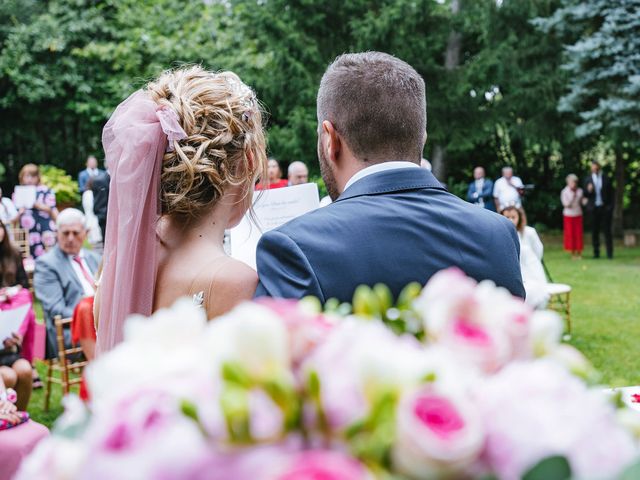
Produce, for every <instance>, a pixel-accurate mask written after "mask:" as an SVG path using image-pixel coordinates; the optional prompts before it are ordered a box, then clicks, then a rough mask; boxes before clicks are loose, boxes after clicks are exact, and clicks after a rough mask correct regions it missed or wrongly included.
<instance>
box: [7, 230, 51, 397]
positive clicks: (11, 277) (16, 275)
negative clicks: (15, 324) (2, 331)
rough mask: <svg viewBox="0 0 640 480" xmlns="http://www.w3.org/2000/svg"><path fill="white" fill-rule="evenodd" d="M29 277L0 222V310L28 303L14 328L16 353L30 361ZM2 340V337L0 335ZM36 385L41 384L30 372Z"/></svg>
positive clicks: (32, 336) (32, 320)
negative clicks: (17, 325) (18, 342)
mask: <svg viewBox="0 0 640 480" xmlns="http://www.w3.org/2000/svg"><path fill="white" fill-rule="evenodd" d="M29 286H30V285H29V279H28V278H27V274H26V273H25V271H24V267H23V266H22V256H21V255H20V252H19V251H18V250H17V249H16V248H15V247H14V246H13V244H12V243H11V240H10V239H9V235H8V233H7V229H6V227H5V226H4V225H3V224H0V310H3V311H6V310H15V309H16V308H19V307H24V305H28V306H29V307H28V309H27V312H26V314H25V318H24V321H23V322H22V325H21V326H20V328H19V329H18V331H17V332H16V333H17V335H18V336H19V337H20V338H22V341H21V349H20V350H21V351H20V357H21V358H24V359H25V360H27V361H28V362H29V364H33V360H34V354H35V343H36V315H35V312H34V310H33V299H32V297H31V292H30V291H29ZM0 340H3V339H0ZM34 383H35V386H36V388H37V387H39V386H42V385H41V382H40V379H39V378H37V375H36V376H34Z"/></svg>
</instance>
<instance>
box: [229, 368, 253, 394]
mask: <svg viewBox="0 0 640 480" xmlns="http://www.w3.org/2000/svg"><path fill="white" fill-rule="evenodd" d="M222 379H223V380H224V381H226V382H229V383H233V384H236V385H238V386H240V387H243V388H247V389H248V388H251V386H252V385H253V382H252V381H251V377H249V374H248V373H247V372H246V371H245V369H244V367H242V365H240V364H239V363H237V362H225V363H223V364H222Z"/></svg>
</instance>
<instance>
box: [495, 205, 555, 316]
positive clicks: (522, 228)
mask: <svg viewBox="0 0 640 480" xmlns="http://www.w3.org/2000/svg"><path fill="white" fill-rule="evenodd" d="M501 213H502V215H504V216H505V217H507V218H508V219H509V220H511V221H512V222H513V224H514V225H515V227H516V230H517V231H518V238H519V239H520V271H521V272H522V283H523V284H524V289H525V291H526V292H527V298H526V300H525V302H526V303H527V304H529V305H531V306H532V307H533V308H544V307H546V306H547V302H548V301H549V294H548V293H547V290H546V286H547V276H546V275H545V273H544V267H543V266H542V254H543V252H544V247H543V245H542V242H541V241H540V237H539V236H538V232H536V229H535V228H533V227H529V226H528V225H527V216H526V214H525V213H524V210H523V209H522V207H520V208H517V207H514V206H511V207H507V208H504V209H503V210H502V212H501Z"/></svg>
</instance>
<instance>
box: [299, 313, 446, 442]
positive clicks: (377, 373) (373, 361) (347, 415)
mask: <svg viewBox="0 0 640 480" xmlns="http://www.w3.org/2000/svg"><path fill="white" fill-rule="evenodd" d="M432 367H433V365H432V362H431V361H430V358H429V356H428V355H426V354H425V351H424V347H423V346H422V345H421V344H420V343H419V342H418V341H417V340H415V338H413V337H411V336H403V337H398V336H397V335H395V334H394V333H393V332H392V331H391V330H389V329H388V328H387V327H385V326H384V325H383V324H382V323H380V322H376V321H365V320H361V319H356V318H348V319H345V320H343V321H342V322H340V323H339V324H338V325H337V326H336V327H334V328H333V330H332V331H331V333H330V335H329V336H328V337H327V339H326V340H325V341H324V342H323V343H322V344H321V345H319V346H318V347H317V348H316V349H315V350H314V351H313V353H312V354H311V355H310V356H309V358H308V359H307V360H306V361H305V363H304V364H303V366H302V375H303V377H304V379H305V381H306V379H307V378H309V375H311V374H312V373H313V374H315V375H317V377H318V379H319V383H320V400H321V403H322V407H323V410H324V413H325V416H326V418H327V421H328V423H329V426H330V427H332V428H333V429H337V430H339V429H341V428H344V427H346V426H348V425H350V424H351V423H353V422H354V421H356V420H358V419H361V418H364V417H366V416H367V415H368V414H369V409H370V408H371V406H372V405H373V404H374V402H376V401H377V399H378V397H379V395H381V394H384V393H387V392H389V391H394V392H400V391H402V390H404V389H405V388H413V387H415V386H417V385H418V384H420V383H421V382H422V381H423V379H424V377H425V376H426V375H428V374H430V373H434V372H433V368H432Z"/></svg>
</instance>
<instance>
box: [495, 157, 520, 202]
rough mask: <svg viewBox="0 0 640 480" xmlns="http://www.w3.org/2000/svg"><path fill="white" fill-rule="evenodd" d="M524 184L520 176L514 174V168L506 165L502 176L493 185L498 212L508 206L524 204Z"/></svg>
mask: <svg viewBox="0 0 640 480" xmlns="http://www.w3.org/2000/svg"><path fill="white" fill-rule="evenodd" d="M523 188H524V184H523V183H522V180H520V177H516V176H514V175H513V168H511V167H504V168H503V169H502V177H500V178H499V179H498V180H496V183H495V185H494V186H493V198H494V200H495V203H496V210H497V211H498V212H500V211H502V209H504V208H506V207H518V208H520V207H521V206H522V189H523Z"/></svg>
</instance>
